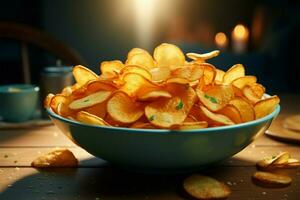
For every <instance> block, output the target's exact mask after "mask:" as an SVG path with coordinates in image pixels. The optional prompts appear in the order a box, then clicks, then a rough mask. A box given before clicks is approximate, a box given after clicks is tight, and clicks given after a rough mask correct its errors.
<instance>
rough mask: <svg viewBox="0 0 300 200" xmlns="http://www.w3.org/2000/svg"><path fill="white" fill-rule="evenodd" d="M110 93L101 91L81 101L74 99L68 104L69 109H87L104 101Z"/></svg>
mask: <svg viewBox="0 0 300 200" xmlns="http://www.w3.org/2000/svg"><path fill="white" fill-rule="evenodd" d="M111 94H112V92H111V91H106V90H101V91H99V92H95V93H93V94H90V95H88V96H86V97H83V98H81V99H76V100H74V101H72V102H71V103H70V104H69V108H70V109H73V110H78V109H83V108H87V107H90V106H93V105H96V104H99V103H102V102H104V101H106V100H107V99H108V98H109V97H110V95H111Z"/></svg>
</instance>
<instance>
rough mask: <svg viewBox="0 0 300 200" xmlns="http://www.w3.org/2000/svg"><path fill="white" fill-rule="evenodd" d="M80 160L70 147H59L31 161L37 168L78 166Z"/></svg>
mask: <svg viewBox="0 0 300 200" xmlns="http://www.w3.org/2000/svg"><path fill="white" fill-rule="evenodd" d="M77 165H78V160H77V159H76V158H75V156H74V154H73V153H72V152H71V151H70V150H68V149H57V150H54V151H52V152H50V153H47V154H45V155H42V156H40V157H38V158H36V159H35V160H34V161H32V162H31V166H32V167H35V168H48V167H77Z"/></svg>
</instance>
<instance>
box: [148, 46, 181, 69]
mask: <svg viewBox="0 0 300 200" xmlns="http://www.w3.org/2000/svg"><path fill="white" fill-rule="evenodd" d="M153 57H154V59H155V60H156V62H157V64H158V66H160V67H164V66H166V67H172V66H182V65H184V64H185V56H184V54H183V53H182V51H181V50H180V48H178V47H177V46H175V45H173V44H168V43H163V44H161V45H159V46H158V47H156V48H155V49H154V53H153Z"/></svg>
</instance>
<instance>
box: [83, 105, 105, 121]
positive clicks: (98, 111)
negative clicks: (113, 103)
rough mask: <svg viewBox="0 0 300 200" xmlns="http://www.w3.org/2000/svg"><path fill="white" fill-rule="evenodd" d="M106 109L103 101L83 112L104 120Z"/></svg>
mask: <svg viewBox="0 0 300 200" xmlns="http://www.w3.org/2000/svg"><path fill="white" fill-rule="evenodd" d="M106 107H107V101H104V102H102V103H98V104H95V105H93V106H91V107H88V108H85V109H84V111H86V112H88V113H90V114H92V115H96V116H97V117H100V118H102V119H104V118H105V116H106V113H107V109H106Z"/></svg>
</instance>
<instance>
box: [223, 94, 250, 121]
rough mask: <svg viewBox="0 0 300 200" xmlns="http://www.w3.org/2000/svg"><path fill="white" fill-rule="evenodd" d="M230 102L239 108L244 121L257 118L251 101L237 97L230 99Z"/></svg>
mask: <svg viewBox="0 0 300 200" xmlns="http://www.w3.org/2000/svg"><path fill="white" fill-rule="evenodd" d="M229 104H231V105H233V106H234V107H236V108H237V109H238V111H239V112H240V114H241V117H242V121H243V122H248V121H252V120H254V119H255V112H254V109H253V107H252V105H251V104H250V103H248V102H247V101H245V100H244V99H242V98H239V97H236V98H234V99H232V100H230V101H229Z"/></svg>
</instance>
